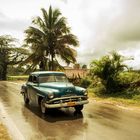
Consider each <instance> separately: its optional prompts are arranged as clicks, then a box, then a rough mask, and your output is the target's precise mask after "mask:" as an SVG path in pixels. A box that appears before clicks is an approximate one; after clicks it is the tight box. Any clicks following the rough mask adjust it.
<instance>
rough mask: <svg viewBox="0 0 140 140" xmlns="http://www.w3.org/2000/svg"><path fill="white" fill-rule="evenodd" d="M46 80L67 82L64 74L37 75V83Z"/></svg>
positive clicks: (45, 81)
mask: <svg viewBox="0 0 140 140" xmlns="http://www.w3.org/2000/svg"><path fill="white" fill-rule="evenodd" d="M47 82H68V79H67V77H66V76H65V75H47V76H40V77H39V83H47Z"/></svg>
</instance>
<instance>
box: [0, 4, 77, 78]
mask: <svg viewBox="0 0 140 140" xmlns="http://www.w3.org/2000/svg"><path fill="white" fill-rule="evenodd" d="M41 11H42V17H39V16H38V17H35V18H34V19H33V20H32V24H33V26H30V27H28V28H27V29H26V30H25V35H26V36H25V40H24V45H23V46H22V47H20V48H19V47H16V46H14V45H13V44H14V42H15V39H14V38H12V37H11V36H0V79H2V80H5V79H6V75H7V67H8V65H17V64H18V65H20V66H23V65H27V66H28V67H27V68H28V70H29V71H34V70H36V69H40V70H58V69H61V68H63V67H62V66H61V64H60V62H59V61H60V60H63V61H64V62H65V63H66V64H70V63H75V62H76V55H77V54H76V50H75V49H74V47H77V46H78V45H79V42H78V39H77V37H76V36H75V35H73V34H71V29H70V27H68V25H67V21H66V18H65V17H63V16H62V14H61V12H60V10H59V9H52V7H51V6H50V7H49V10H48V11H46V10H45V9H43V8H42V9H41ZM38 66H39V68H38Z"/></svg>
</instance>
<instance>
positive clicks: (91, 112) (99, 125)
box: [0, 82, 140, 140]
mask: <svg viewBox="0 0 140 140" xmlns="http://www.w3.org/2000/svg"><path fill="white" fill-rule="evenodd" d="M19 92H20V84H14V83H9V82H0V102H1V105H0V113H3V112H4V113H3V114H2V115H1V118H2V119H3V120H6V119H7V118H8V119H7V121H10V122H9V124H10V127H11V130H12V133H16V134H17V139H18V140H20V139H25V140H140V113H137V112H134V111H130V110H125V109H121V108H118V107H116V106H113V105H108V104H102V103H96V102H94V101H92V100H90V103H89V104H88V105H85V108H84V110H83V111H82V113H81V114H76V113H75V112H74V109H72V108H71V109H61V110H55V111H51V112H49V113H48V114H47V115H46V116H43V115H42V114H41V112H40V110H39V108H38V107H36V106H34V105H33V104H31V105H30V106H25V105H24V102H23V97H22V95H21V94H20V93H19ZM16 134H15V135H16Z"/></svg>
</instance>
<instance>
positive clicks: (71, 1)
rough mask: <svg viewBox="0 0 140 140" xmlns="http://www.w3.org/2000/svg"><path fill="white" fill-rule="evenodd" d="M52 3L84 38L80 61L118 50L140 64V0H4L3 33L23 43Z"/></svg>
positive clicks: (0, 10)
mask: <svg viewBox="0 0 140 140" xmlns="http://www.w3.org/2000/svg"><path fill="white" fill-rule="evenodd" d="M50 4H51V5H52V7H54V8H59V9H60V10H61V12H62V14H63V16H65V17H66V18H67V21H68V24H69V26H70V27H71V28H72V33H73V34H75V35H76V36H77V37H78V39H79V41H80V47H79V48H78V49H77V52H78V57H77V60H78V62H79V63H85V64H89V63H90V62H91V60H93V59H98V58H100V57H101V56H103V55H105V54H107V53H108V52H111V51H112V50H116V51H118V52H119V53H121V54H122V55H124V56H131V57H133V58H134V60H133V61H132V60H131V61H128V62H127V64H129V66H132V67H134V68H140V0H86V1H85V0H0V35H3V34H10V35H12V36H13V37H16V38H17V39H19V40H20V42H21V43H22V40H23V39H24V36H25V35H24V30H25V29H26V28H27V27H28V26H30V25H31V21H32V18H33V17H36V16H38V15H39V16H41V11H40V9H41V8H45V9H48V7H49V6H50Z"/></svg>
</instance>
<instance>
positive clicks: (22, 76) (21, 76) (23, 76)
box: [7, 75, 28, 81]
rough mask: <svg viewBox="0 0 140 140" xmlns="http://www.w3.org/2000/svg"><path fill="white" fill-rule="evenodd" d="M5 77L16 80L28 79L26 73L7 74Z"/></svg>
mask: <svg viewBox="0 0 140 140" xmlns="http://www.w3.org/2000/svg"><path fill="white" fill-rule="evenodd" d="M7 79H8V80H10V81H17V80H24V81H25V80H27V79H28V75H20V76H8V77H7Z"/></svg>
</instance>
